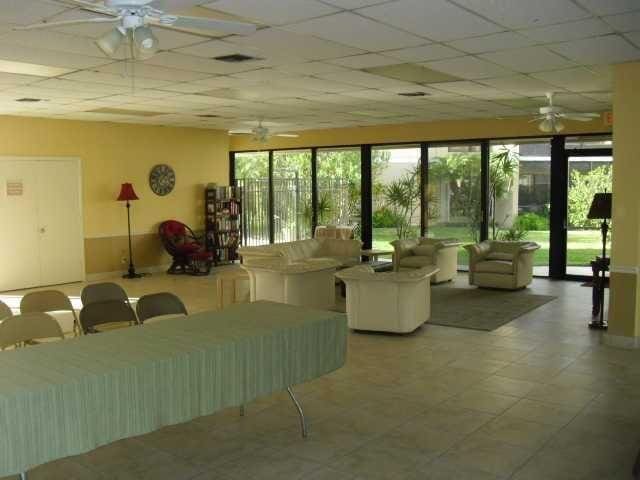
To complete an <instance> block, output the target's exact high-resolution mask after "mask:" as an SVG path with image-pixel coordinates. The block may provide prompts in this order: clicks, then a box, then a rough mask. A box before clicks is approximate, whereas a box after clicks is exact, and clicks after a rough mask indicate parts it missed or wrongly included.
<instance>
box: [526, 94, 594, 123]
mask: <svg viewBox="0 0 640 480" xmlns="http://www.w3.org/2000/svg"><path fill="white" fill-rule="evenodd" d="M547 101H548V104H547V105H546V106H544V107H540V109H539V112H540V115H539V116H537V117H535V118H534V119H533V120H531V121H530V123H533V122H540V123H539V124H538V128H539V129H540V131H542V132H545V133H551V132H554V133H559V132H561V131H562V130H564V124H563V123H562V120H563V119H566V120H577V121H578V122H589V121H591V120H593V119H594V118H598V117H599V116H600V114H598V113H582V112H565V111H564V110H563V109H562V108H561V107H556V106H555V105H554V104H553V92H547Z"/></svg>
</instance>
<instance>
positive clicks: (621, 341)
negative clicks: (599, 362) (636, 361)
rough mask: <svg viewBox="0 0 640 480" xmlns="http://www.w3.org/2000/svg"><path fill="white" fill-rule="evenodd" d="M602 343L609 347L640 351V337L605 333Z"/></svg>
mask: <svg viewBox="0 0 640 480" xmlns="http://www.w3.org/2000/svg"><path fill="white" fill-rule="evenodd" d="M602 341H603V343H604V344H605V345H608V346H609V347H616V348H627V349H640V337H625V336H624V335H612V334H610V333H605V334H604V336H603V338H602Z"/></svg>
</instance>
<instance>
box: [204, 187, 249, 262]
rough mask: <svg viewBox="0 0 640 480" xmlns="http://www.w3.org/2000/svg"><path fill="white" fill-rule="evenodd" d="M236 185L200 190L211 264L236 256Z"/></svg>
mask: <svg viewBox="0 0 640 480" xmlns="http://www.w3.org/2000/svg"><path fill="white" fill-rule="evenodd" d="M240 198H241V196H240V188H239V187H207V188H206V189H205V191H204V208H205V238H206V246H207V250H208V251H210V252H212V253H213V263H214V265H215V266H218V265H225V264H229V263H233V262H234V261H235V260H237V259H238V247H239V246H240V243H241V238H242V230H241V228H242V225H241V222H240V218H241V214H242V202H241V199H240Z"/></svg>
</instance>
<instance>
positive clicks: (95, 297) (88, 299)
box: [80, 282, 131, 307]
mask: <svg viewBox="0 0 640 480" xmlns="http://www.w3.org/2000/svg"><path fill="white" fill-rule="evenodd" d="M80 299H81V300H82V306H83V307H86V306H87V305H89V304H91V303H95V302H105V301H107V300H119V301H121V302H125V303H126V304H127V305H129V306H131V304H130V303H129V297H128V296H127V292H125V291H124V289H123V288H122V287H121V286H120V285H118V284H117V283H112V282H104V283H92V284H90V285H87V286H86V287H84V288H83V289H82V292H81V293H80Z"/></svg>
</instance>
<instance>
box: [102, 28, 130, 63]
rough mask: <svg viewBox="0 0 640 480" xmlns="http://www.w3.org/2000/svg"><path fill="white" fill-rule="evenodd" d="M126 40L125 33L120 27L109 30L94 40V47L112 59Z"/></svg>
mask: <svg viewBox="0 0 640 480" xmlns="http://www.w3.org/2000/svg"><path fill="white" fill-rule="evenodd" d="M125 38H126V31H124V29H122V28H121V27H116V28H114V29H113V30H109V31H108V32H107V33H105V34H104V35H102V36H101V37H100V38H98V39H97V40H96V45H97V46H98V48H99V49H100V50H102V51H103V52H104V54H105V55H107V56H109V57H113V56H114V55H115V54H116V52H117V51H118V49H119V48H120V46H121V45H122V43H123V42H124V40H125Z"/></svg>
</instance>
